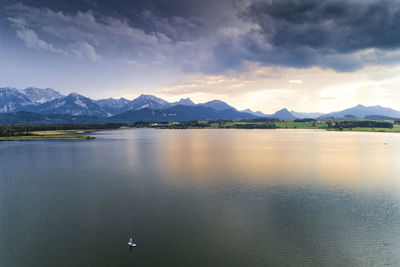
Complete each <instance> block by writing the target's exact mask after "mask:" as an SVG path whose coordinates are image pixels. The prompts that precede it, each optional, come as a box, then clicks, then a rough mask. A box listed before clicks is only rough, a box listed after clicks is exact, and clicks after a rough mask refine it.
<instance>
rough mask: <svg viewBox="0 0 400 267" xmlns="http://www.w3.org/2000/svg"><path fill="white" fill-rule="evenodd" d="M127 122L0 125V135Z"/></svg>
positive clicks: (109, 126)
mask: <svg viewBox="0 0 400 267" xmlns="http://www.w3.org/2000/svg"><path fill="white" fill-rule="evenodd" d="M123 126H127V124H122V123H106V124H44V125H36V124H33V125H0V137H12V136H34V135H35V133H34V132H35V131H59V130H96V129H118V128H121V127H123Z"/></svg>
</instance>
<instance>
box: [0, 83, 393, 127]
mask: <svg viewBox="0 0 400 267" xmlns="http://www.w3.org/2000/svg"><path fill="white" fill-rule="evenodd" d="M257 117H265V118H276V119H281V120H293V119H303V118H312V119H318V118H319V119H323V118H346V117H347V118H375V119H385V118H400V111H397V110H394V109H390V108H386V107H382V106H369V107H368V106H363V105H357V106H355V107H352V108H349V109H345V110H341V111H335V112H331V113H327V114H323V113H318V112H314V113H304V112H296V111H293V110H291V111H289V110H288V109H286V108H283V109H281V110H278V111H277V112H275V113H273V114H264V113H262V112H261V111H255V112H254V111H252V110H250V109H245V110H242V111H239V110H237V109H236V108H235V107H233V106H231V105H229V104H227V103H225V102H223V101H221V100H211V101H208V102H206V103H200V104H195V103H194V102H193V101H192V100H191V99H189V98H185V99H181V100H179V101H177V102H168V101H165V100H164V99H161V98H158V97H156V96H153V95H145V94H142V95H140V96H139V97H137V98H135V99H133V100H128V99H125V98H120V99H114V98H107V99H100V100H93V99H90V98H88V97H85V96H83V95H80V94H77V93H71V94H69V95H67V96H65V95H62V94H61V93H59V92H58V91H56V90H54V89H51V88H47V89H40V88H34V87H29V88H26V89H16V88H10V87H5V88H0V123H3V124H4V123H89V122H91V121H94V122H96V123H100V122H127V123H132V122H137V121H187V120H215V119H225V120H240V119H253V118H257Z"/></svg>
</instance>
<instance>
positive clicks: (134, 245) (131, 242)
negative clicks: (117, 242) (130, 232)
mask: <svg viewBox="0 0 400 267" xmlns="http://www.w3.org/2000/svg"><path fill="white" fill-rule="evenodd" d="M128 245H129V246H131V247H136V244H135V243H133V241H132V237H130V238H129V242H128Z"/></svg>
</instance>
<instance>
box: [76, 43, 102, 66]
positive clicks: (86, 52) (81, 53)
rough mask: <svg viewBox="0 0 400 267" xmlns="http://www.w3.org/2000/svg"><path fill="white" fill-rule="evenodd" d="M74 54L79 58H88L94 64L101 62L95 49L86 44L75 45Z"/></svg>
mask: <svg viewBox="0 0 400 267" xmlns="http://www.w3.org/2000/svg"><path fill="white" fill-rule="evenodd" d="M73 51H74V54H75V55H77V56H78V57H79V58H83V57H87V58H89V59H90V60H92V61H94V62H98V61H100V60H101V56H99V55H98V54H97V53H96V50H95V49H94V47H93V46H92V45H90V44H88V43H86V42H79V43H76V44H75V45H74V50H73Z"/></svg>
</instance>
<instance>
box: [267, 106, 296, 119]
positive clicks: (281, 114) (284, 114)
mask: <svg viewBox="0 0 400 267" xmlns="http://www.w3.org/2000/svg"><path fill="white" fill-rule="evenodd" d="M269 117H271V118H275V119H280V120H294V119H296V116H294V115H293V114H292V113H290V111H289V110H287V109H286V108H283V109H281V110H278V111H277V112H275V113H274V114H272V115H270V116H269Z"/></svg>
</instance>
